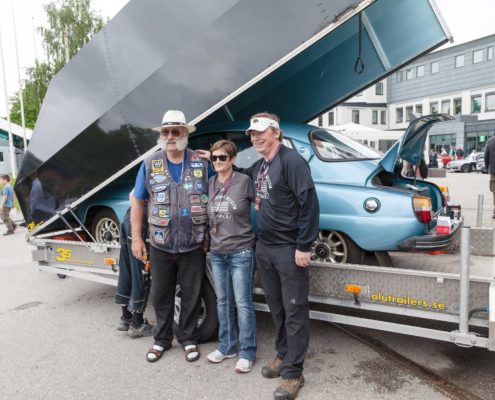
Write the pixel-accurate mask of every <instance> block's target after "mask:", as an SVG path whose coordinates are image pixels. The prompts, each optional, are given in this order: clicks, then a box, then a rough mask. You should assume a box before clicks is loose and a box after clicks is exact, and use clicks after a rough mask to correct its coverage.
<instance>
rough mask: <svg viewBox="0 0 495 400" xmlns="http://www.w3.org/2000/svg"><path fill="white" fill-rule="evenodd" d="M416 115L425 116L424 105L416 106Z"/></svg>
mask: <svg viewBox="0 0 495 400" xmlns="http://www.w3.org/2000/svg"><path fill="white" fill-rule="evenodd" d="M416 114H419V115H423V105H422V104H416Z"/></svg>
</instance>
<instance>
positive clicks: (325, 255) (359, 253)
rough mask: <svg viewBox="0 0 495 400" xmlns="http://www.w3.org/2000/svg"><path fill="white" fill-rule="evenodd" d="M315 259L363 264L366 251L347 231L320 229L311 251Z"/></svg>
mask: <svg viewBox="0 0 495 400" xmlns="http://www.w3.org/2000/svg"><path fill="white" fill-rule="evenodd" d="M311 253H312V254H311V259H312V260H313V261H321V262H327V263H331V264H334V263H348V264H363V263H364V257H365V255H366V252H365V251H364V250H363V249H361V248H360V247H359V246H358V245H357V244H356V243H354V242H353V241H352V239H351V238H350V237H349V236H347V235H346V234H345V233H342V232H338V231H320V233H319V234H318V239H316V242H315V246H314V248H313V250H312V252H311Z"/></svg>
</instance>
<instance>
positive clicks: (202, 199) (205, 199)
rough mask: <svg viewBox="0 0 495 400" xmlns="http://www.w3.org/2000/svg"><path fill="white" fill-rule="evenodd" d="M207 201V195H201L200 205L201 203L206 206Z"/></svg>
mask: <svg viewBox="0 0 495 400" xmlns="http://www.w3.org/2000/svg"><path fill="white" fill-rule="evenodd" d="M208 200H209V197H208V195H207V194H206V193H203V194H202V195H201V203H203V204H208Z"/></svg>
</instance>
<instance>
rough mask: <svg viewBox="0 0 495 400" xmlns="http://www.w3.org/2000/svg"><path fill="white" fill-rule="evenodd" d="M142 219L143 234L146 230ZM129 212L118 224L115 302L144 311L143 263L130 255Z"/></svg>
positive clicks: (132, 310)
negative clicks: (117, 264) (117, 274)
mask: <svg viewBox="0 0 495 400" xmlns="http://www.w3.org/2000/svg"><path fill="white" fill-rule="evenodd" d="M147 226H148V225H147V224H146V223H144V221H143V235H145V232H147ZM131 247H132V240H131V221H130V212H129V210H128V211H127V213H126V215H125V217H124V221H123V222H122V224H121V226H120V253H119V279H118V281H117V290H116V291H115V303H116V304H120V305H127V309H128V310H129V311H130V312H138V313H142V312H144V309H145V307H146V304H144V290H143V284H142V272H141V271H142V269H143V267H144V264H143V262H142V261H141V260H138V259H137V258H135V257H134V256H133V255H132V250H131Z"/></svg>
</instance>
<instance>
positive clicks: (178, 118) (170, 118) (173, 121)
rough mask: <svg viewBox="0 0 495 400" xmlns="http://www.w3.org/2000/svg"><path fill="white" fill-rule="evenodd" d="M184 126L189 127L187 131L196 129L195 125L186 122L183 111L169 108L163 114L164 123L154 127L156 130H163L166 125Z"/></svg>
mask: <svg viewBox="0 0 495 400" xmlns="http://www.w3.org/2000/svg"><path fill="white" fill-rule="evenodd" d="M172 126H182V127H184V128H186V129H187V132H189V133H193V132H194V131H195V130H196V127H195V126H194V125H188V124H187V123H186V116H185V115H184V113H183V112H182V111H178V110H168V111H166V112H165V114H163V119H162V125H161V126H158V127H156V128H153V130H154V131H157V132H161V131H162V129H163V128H165V127H172Z"/></svg>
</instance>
